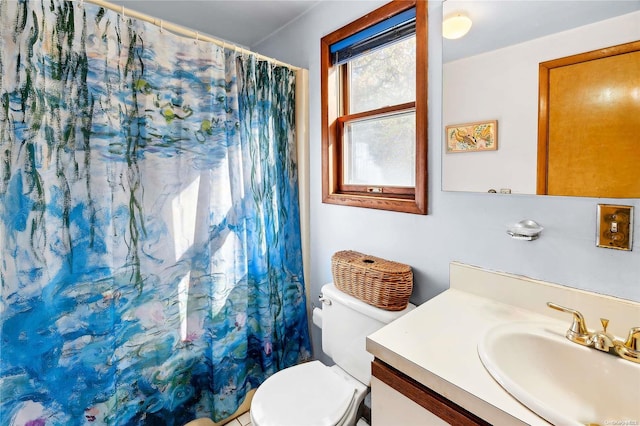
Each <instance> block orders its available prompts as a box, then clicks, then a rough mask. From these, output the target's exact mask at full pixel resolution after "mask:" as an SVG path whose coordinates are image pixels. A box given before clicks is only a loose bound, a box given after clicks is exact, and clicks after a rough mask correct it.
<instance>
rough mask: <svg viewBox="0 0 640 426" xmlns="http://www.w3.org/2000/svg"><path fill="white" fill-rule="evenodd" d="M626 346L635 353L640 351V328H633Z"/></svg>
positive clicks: (625, 343)
mask: <svg viewBox="0 0 640 426" xmlns="http://www.w3.org/2000/svg"><path fill="white" fill-rule="evenodd" d="M624 346H625V347H627V348H629V349H631V350H634V351H640V327H631V330H629V337H627V340H626V341H625V342H624Z"/></svg>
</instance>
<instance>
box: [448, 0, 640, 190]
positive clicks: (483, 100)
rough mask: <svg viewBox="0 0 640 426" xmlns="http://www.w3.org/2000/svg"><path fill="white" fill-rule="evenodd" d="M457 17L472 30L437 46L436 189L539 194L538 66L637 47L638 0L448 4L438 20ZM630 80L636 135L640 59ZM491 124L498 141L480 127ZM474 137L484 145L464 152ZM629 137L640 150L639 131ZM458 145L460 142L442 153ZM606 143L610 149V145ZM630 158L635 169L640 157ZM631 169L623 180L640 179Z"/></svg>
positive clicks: (610, 97)
mask: <svg viewBox="0 0 640 426" xmlns="http://www.w3.org/2000/svg"><path fill="white" fill-rule="evenodd" d="M457 15H464V16H468V17H469V18H470V19H471V21H472V26H471V29H470V31H469V32H468V33H467V34H466V35H465V36H463V37H462V38H459V39H446V38H444V39H443V123H442V133H443V143H444V145H445V146H443V148H442V175H443V176H442V189H443V190H444V191H466V192H493V191H495V192H503V193H512V194H536V193H539V192H537V191H538V188H537V185H536V183H537V158H538V152H537V150H538V99H539V93H538V82H539V64H540V63H542V62H547V61H552V60H555V59H558V58H563V57H567V56H571V55H576V54H580V53H584V52H589V51H593V50H597V49H603V48H606V47H610V46H616V45H620V44H625V43H630V42H634V41H638V40H640V1H638V0H632V1H597V0H594V1H535V0H532V1H529V0H522V1H508V2H503V1H484V0H476V1H457V0H446V1H445V2H444V3H443V19H445V20H446V19H447V18H448V17H451V16H457ZM637 75H638V80H635V81H636V82H637V84H636V83H633V85H632V87H631V89H625V91H624V92H625V93H624V95H625V100H624V102H627V103H628V104H629V108H630V109H629V114H628V116H629V117H632V120H636V121H637V126H636V128H638V127H640V113H639V111H640V61H639V63H638V73H637ZM594 79H595V80H598V77H597V76H594ZM634 87H635V88H634ZM618 92H620V91H618ZM603 98H606V101H607V102H609V103H616V102H619V101H618V97H617V95H616V91H615V90H609V91H608V92H606V93H605V92H603ZM599 107H606V102H605V103H603V104H602V105H600V106H599ZM493 122H495V123H497V125H496V129H491V132H493V131H494V130H495V134H493V133H491V132H490V131H489V129H487V128H486V127H482V126H483V124H486V123H493ZM478 123H480V125H479V126H478ZM470 124H472V125H475V127H474V126H469V125H470ZM445 128H446V129H447V130H446V131H445ZM474 131H476V132H478V135H480V133H482V135H481V137H480V136H479V137H478V138H475V140H474V141H472V142H471V143H470V144H469V145H465V140H464V139H463V138H464V137H465V136H473V135H471V134H470V132H474ZM568 133H570V132H568ZM489 134H492V135H493V136H492V138H493V139H492V138H491V137H489V138H487V135H489ZM567 137H569V138H570V137H571V134H568V135H567ZM629 137H630V138H635V139H636V140H637V143H638V145H639V146H640V131H639V132H637V134H631V135H629ZM448 138H451V141H448V140H447V139H448ZM482 138H487V139H486V140H485V139H482ZM456 139H457V141H461V144H459V145H458V146H457V149H448V148H447V147H448V146H453V145H455V143H456ZM487 141H488V142H487ZM476 142H478V143H476ZM479 142H481V143H479ZM452 143H453V145H452ZM607 143H609V144H611V149H612V150H615V149H616V143H615V141H609V142H607ZM460 147H462V149H459V148H460ZM467 148H468V149H467ZM636 154H637V155H638V159H637V163H636V164H640V149H639V150H637V153H636ZM611 163H612V164H611V167H615V166H616V165H615V161H612V162H611ZM600 167H602V166H600ZM636 169H637V170H636V171H635V173H636V175H635V176H631V177H629V179H636V180H639V181H640V166H639V167H637V168H636ZM555 195H578V196H587V197H593V196H599V197H611V198H630V197H632V198H636V197H638V195H637V194H626V193H624V192H623V191H622V192H620V191H618V192H617V193H615V194H614V193H611V194H594V193H590V192H589V188H588V187H586V188H585V191H584V193H574V194H568V193H567V194H562V193H561V194H555Z"/></svg>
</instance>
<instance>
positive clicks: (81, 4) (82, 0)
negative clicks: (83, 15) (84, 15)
mask: <svg viewBox="0 0 640 426" xmlns="http://www.w3.org/2000/svg"><path fill="white" fill-rule="evenodd" d="M78 6H80V9H82V8H83V7H84V0H80V2H79V3H78Z"/></svg>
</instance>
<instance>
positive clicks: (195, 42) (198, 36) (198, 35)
mask: <svg viewBox="0 0 640 426" xmlns="http://www.w3.org/2000/svg"><path fill="white" fill-rule="evenodd" d="M198 38H200V33H198V32H197V31H196V40H195V41H194V42H193V44H198Z"/></svg>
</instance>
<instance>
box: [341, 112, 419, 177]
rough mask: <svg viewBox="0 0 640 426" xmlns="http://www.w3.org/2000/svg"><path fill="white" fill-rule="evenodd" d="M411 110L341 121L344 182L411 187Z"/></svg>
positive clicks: (413, 161)
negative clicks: (343, 130) (342, 124)
mask: <svg viewBox="0 0 640 426" xmlns="http://www.w3.org/2000/svg"><path fill="white" fill-rule="evenodd" d="M415 122H416V114H415V111H410V112H405V113H400V114H393V115H386V116H378V117H375V118H369V119H366V120H358V121H352V122H349V123H345V132H344V156H343V158H344V164H343V166H344V169H343V170H344V183H345V184H347V185H373V186H409V187H411V186H415V175H416V170H415V164H416V130H415V129H416V123H415Z"/></svg>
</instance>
